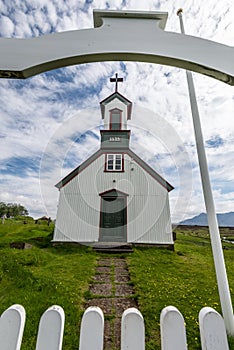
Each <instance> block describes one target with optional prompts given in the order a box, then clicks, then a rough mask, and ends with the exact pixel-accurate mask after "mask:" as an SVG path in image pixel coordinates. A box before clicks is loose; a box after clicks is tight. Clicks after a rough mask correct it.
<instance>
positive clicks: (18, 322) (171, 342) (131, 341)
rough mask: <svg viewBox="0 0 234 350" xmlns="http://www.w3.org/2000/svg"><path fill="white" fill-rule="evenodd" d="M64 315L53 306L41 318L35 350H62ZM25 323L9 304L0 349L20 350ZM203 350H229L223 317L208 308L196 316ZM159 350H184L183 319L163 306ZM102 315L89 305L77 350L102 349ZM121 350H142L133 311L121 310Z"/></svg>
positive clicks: (138, 318)
mask: <svg viewBox="0 0 234 350" xmlns="http://www.w3.org/2000/svg"><path fill="white" fill-rule="evenodd" d="M64 322H65V315H64V311H63V309H62V308H61V307H60V306H57V305H53V306H51V307H50V308H48V309H47V310H46V311H45V312H44V314H43V315H42V317H41V319H40V323H39V329H38V335H37V344H36V350H45V349H50V350H62V341H63V330H64ZM24 324H25V310H24V308H23V306H21V305H12V306H11V307H9V308H8V309H7V310H5V311H4V312H3V314H2V315H1V317H0V349H4V350H20V347H21V342H22V337H23V331H24ZM199 325H200V335H201V345H202V350H221V349H222V350H229V346H228V340H227V333H226V329H225V324H224V320H223V318H222V316H221V315H220V314H219V313H218V312H217V311H215V310H214V309H212V308H210V307H204V308H203V309H201V311H200V313H199ZM160 328H161V350H175V349H180V350H187V340H186V330H185V324H184V318H183V316H182V314H181V313H180V312H179V310H178V309H177V308H175V307H174V306H167V307H165V308H164V309H163V310H162V312H161V315H160ZM103 340H104V315H103V312H102V310H101V309H100V308H99V307H95V306H91V307H89V308H88V309H87V310H86V311H85V312H84V315H83V317H82V320H81V329H80V343H79V350H103ZM121 350H145V326H144V319H143V316H142V314H141V313H140V311H139V310H137V309H136V308H130V309H127V310H125V311H124V313H123V315H122V322H121Z"/></svg>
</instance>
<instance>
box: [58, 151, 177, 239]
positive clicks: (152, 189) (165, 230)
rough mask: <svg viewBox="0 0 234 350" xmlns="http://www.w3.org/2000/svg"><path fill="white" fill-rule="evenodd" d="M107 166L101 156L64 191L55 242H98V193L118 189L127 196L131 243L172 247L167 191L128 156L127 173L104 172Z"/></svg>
mask: <svg viewBox="0 0 234 350" xmlns="http://www.w3.org/2000/svg"><path fill="white" fill-rule="evenodd" d="M104 163H105V155H101V156H100V157H99V158H97V159H96V160H95V161H94V162H93V163H91V164H90V165H89V166H88V167H87V168H86V169H84V170H83V171H82V172H81V173H80V174H79V175H78V176H75V177H74V178H73V179H72V180H71V181H70V182H68V183H67V184H66V186H64V187H63V188H61V190H60V197H59V205H58V212H57V218H56V227H55V233H54V238H53V240H54V241H74V242H76V241H78V242H97V241H98V239H99V225H100V209H101V198H100V195H99V194H100V193H103V192H104V191H106V190H111V189H112V188H115V189H116V190H119V191H122V192H124V193H127V194H128V196H127V225H128V227H127V241H128V242H135V243H137V242H139V243H149V244H151V243H152V244H153V243H157V244H173V240H172V228H171V221H170V208H169V199H168V192H167V190H166V189H165V188H164V187H163V186H162V185H161V184H159V183H158V182H157V181H156V180H155V179H154V178H153V177H152V176H151V175H150V174H148V173H147V172H146V171H145V170H144V169H142V168H141V167H140V165H139V164H137V163H136V162H134V161H132V159H131V158H130V156H129V155H127V154H125V172H124V173H110V174H108V173H103V167H104ZM132 169H133V170H132ZM113 181H115V182H113Z"/></svg>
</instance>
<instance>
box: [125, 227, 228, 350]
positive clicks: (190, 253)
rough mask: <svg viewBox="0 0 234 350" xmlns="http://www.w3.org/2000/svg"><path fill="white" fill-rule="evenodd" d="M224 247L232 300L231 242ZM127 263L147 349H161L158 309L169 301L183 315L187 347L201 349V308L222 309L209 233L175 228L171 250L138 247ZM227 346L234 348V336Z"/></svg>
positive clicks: (168, 303)
mask: <svg viewBox="0 0 234 350" xmlns="http://www.w3.org/2000/svg"><path fill="white" fill-rule="evenodd" d="M206 231H207V229H206ZM206 233H207V232H206ZM199 237H202V238H199ZM225 247H226V249H225V250H224V255H225V261H226V267H227V273H228V278H229V284H230V288H231V293H232V300H233V299H234V275H233V267H234V249H233V248H234V247H233V246H231V245H230V244H229V245H225ZM128 263H129V268H130V272H131V280H132V281H133V283H134V285H135V291H136V296H137V298H138V302H139V308H140V310H141V312H142V314H143V316H144V319H145V325H146V341H147V346H146V349H147V350H151V349H154V350H155V349H160V328H159V317H160V311H161V310H162V309H163V308H164V307H165V306H168V305H173V306H175V307H177V308H178V309H179V310H180V312H181V313H182V314H183V316H184V319H185V323H186V329H187V338H188V348H189V349H191V350H192V349H194V350H195V349H200V338H199V324H198V314H199V311H200V309H201V308H202V307H204V306H210V307H213V308H214V309H215V310H217V311H218V312H220V311H221V309H220V302H219V297H218V290H217V284H216V277H215V271H214V265H213V257H212V253H211V247H210V242H209V239H208V236H207V235H206V237H205V238H204V232H203V231H201V235H199V232H196V233H194V232H181V230H177V241H176V244H175V251H174V252H172V251H168V250H163V249H154V248H141V249H137V250H135V252H134V254H132V255H131V256H129V258H128ZM230 347H231V348H232V349H234V342H233V339H232V340H230ZM231 348H230V349H231Z"/></svg>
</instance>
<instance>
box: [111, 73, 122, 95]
mask: <svg viewBox="0 0 234 350" xmlns="http://www.w3.org/2000/svg"><path fill="white" fill-rule="evenodd" d="M110 82H111V83H115V92H118V83H119V82H123V78H118V73H115V78H110Z"/></svg>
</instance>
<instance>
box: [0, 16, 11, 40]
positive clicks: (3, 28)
mask: <svg viewBox="0 0 234 350" xmlns="http://www.w3.org/2000/svg"><path fill="white" fill-rule="evenodd" d="M0 33H1V36H2V37H6V38H10V37H11V36H12V35H13V33H14V23H13V22H12V21H11V19H10V18H9V17H7V16H4V15H3V16H1V18H0Z"/></svg>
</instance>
